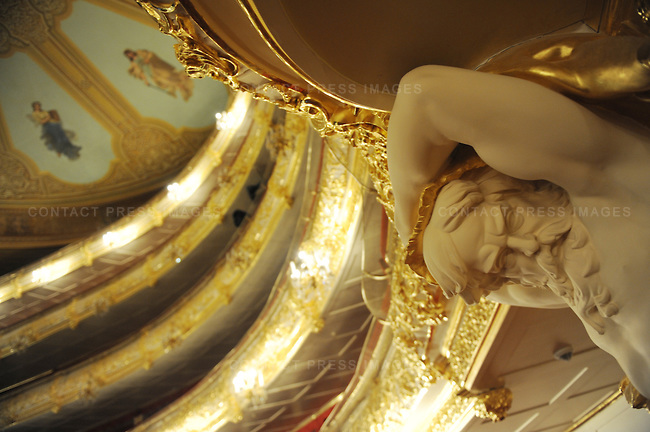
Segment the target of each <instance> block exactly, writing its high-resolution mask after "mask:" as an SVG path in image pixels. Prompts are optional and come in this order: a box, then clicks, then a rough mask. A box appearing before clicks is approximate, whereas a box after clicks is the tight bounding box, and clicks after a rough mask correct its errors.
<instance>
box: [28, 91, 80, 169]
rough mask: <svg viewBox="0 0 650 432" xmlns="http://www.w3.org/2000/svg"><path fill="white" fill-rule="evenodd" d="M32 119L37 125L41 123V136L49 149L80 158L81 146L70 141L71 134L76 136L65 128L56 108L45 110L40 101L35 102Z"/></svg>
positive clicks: (74, 158)
mask: <svg viewBox="0 0 650 432" xmlns="http://www.w3.org/2000/svg"><path fill="white" fill-rule="evenodd" d="M31 119H32V120H33V121H34V122H35V123H36V124H37V125H41V130H42V134H41V138H42V139H43V140H44V141H45V146H46V147H47V148H48V149H49V150H52V151H54V152H56V153H57V155H59V156H61V155H63V156H65V157H67V158H68V159H70V160H76V159H79V151H80V150H81V147H79V146H76V145H74V144H72V142H70V136H74V133H72V132H70V131H66V130H64V129H63V125H62V124H61V118H60V117H59V114H58V113H57V111H56V110H50V111H44V110H43V108H42V106H41V103H40V102H33V103H32V114H31Z"/></svg>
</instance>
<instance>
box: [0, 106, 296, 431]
mask: <svg viewBox="0 0 650 432" xmlns="http://www.w3.org/2000/svg"><path fill="white" fill-rule="evenodd" d="M269 120H270V117H269ZM300 121H302V123H303V128H302V130H301V131H300V133H298V134H295V135H293V136H292V138H291V141H292V146H291V147H290V148H289V149H288V150H287V151H286V152H283V154H282V155H280V157H279V159H278V160H277V162H276V168H275V169H274V172H273V174H272V176H271V179H270V180H269V184H270V185H272V184H274V183H282V184H285V185H287V187H289V188H291V187H293V185H295V183H296V179H297V177H298V172H299V171H300V162H301V160H302V155H303V151H304V149H305V142H306V137H307V136H308V125H307V124H306V122H304V121H303V120H300ZM253 135H254V134H253ZM270 189H271V188H270ZM282 199H283V197H279V196H277V195H274V194H273V193H269V194H266V195H265V196H264V198H263V200H262V203H261V204H260V207H259V210H258V211H257V212H256V213H255V215H254V217H253V219H252V220H251V221H250V222H249V224H247V226H246V228H245V232H244V234H243V235H242V236H241V237H240V238H239V239H238V240H237V242H236V243H235V244H234V245H233V247H232V249H231V250H234V251H238V252H235V253H236V254H237V255H238V256H247V257H250V258H249V261H248V263H249V265H248V266H247V267H245V268H241V267H240V266H239V265H238V264H239V263H235V264H234V265H233V263H231V262H229V260H228V259H224V260H221V261H220V262H218V263H217V264H216V270H215V272H214V274H213V275H212V277H211V278H209V279H207V280H204V282H202V285H201V287H200V288H199V289H197V290H194V291H193V292H192V294H190V295H189V297H188V296H186V297H185V298H184V299H183V301H182V302H180V303H179V304H178V305H177V306H176V308H175V310H174V311H173V312H172V313H170V314H168V315H166V317H165V318H162V319H161V320H159V321H158V322H156V323H154V324H152V325H150V326H148V327H145V328H143V329H142V330H141V331H140V333H139V334H138V335H137V336H135V337H133V338H131V339H130V340H129V341H128V342H126V343H124V344H122V345H120V346H119V347H117V348H115V349H113V350H111V351H109V352H106V353H104V354H102V355H100V356H98V357H96V358H94V359H93V361H91V362H89V363H86V364H85V365H83V366H80V367H77V368H75V369H73V370H71V371H66V372H64V373H61V374H57V375H56V376H54V377H51V378H48V379H45V380H44V381H42V382H40V383H39V384H38V385H37V386H35V387H31V388H29V389H27V390H25V391H24V392H21V393H19V394H17V395H15V396H13V397H11V398H9V399H7V400H5V401H4V402H3V404H2V406H1V407H0V418H4V419H8V423H6V425H7V424H15V423H20V422H23V421H25V420H27V419H29V418H32V417H34V416H38V415H42V414H45V413H47V412H48V411H54V412H57V411H58V410H59V409H60V408H62V407H63V406H64V405H67V404H70V403H72V402H74V401H77V400H84V399H90V398H93V397H94V395H96V394H98V392H100V391H101V389H102V388H104V387H106V386H108V385H111V384H113V383H116V382H117V381H119V380H121V379H124V378H126V377H127V376H128V375H130V374H132V373H134V372H136V371H137V370H139V369H142V368H144V369H149V368H150V367H151V366H152V365H153V364H154V362H155V361H156V360H157V359H159V358H160V357H161V356H163V355H164V354H165V353H167V352H169V351H171V350H173V349H174V348H176V347H177V346H178V345H179V344H180V343H181V342H182V341H183V340H184V339H185V338H187V337H188V336H189V335H190V334H191V333H192V332H193V330H194V329H196V328H197V327H198V326H200V325H201V324H202V323H203V322H204V321H205V320H206V319H207V318H208V317H209V316H210V315H212V314H213V313H214V312H215V311H216V310H218V309H219V308H220V307H222V306H224V305H226V304H228V302H229V299H230V297H231V295H232V293H233V292H234V291H235V290H236V289H237V287H238V286H239V284H240V283H241V282H242V281H243V280H244V279H245V277H246V275H247V274H248V273H249V272H250V271H251V270H252V268H253V267H254V265H255V262H256V260H257V258H258V257H259V255H260V254H261V252H262V251H263V250H264V248H265V246H266V245H267V244H268V242H269V240H270V238H271V236H272V234H273V232H274V231H275V229H276V227H277V224H278V223H279V222H280V220H281V217H282V215H283V213H284V212H285V210H286V208H285V207H284V206H282V205H278V204H279V201H281V200H282ZM287 304H289V303H288V302H287ZM291 313H292V314H294V315H295V310H293V309H292V310H291ZM265 329H266V327H265ZM270 337H273V338H276V339H277V337H278V334H277V333H272V332H269V334H268V335H267V338H270ZM292 347H293V345H292ZM284 354H286V353H284ZM274 355H277V359H276V361H277V362H279V361H280V359H282V358H284V357H283V353H275V352H274ZM208 399H209V400H210V403H211V405H210V408H211V409H214V400H215V399H213V398H212V396H208ZM218 400H221V401H230V403H229V404H228V409H227V411H226V412H227V415H228V416H233V415H234V413H237V412H239V408H238V405H237V403H238V401H237V399H236V398H234V397H225V398H223V399H222V398H219V399H218ZM224 403H225V402H224ZM224 406H225V405H224ZM235 417H236V416H235ZM229 418H230V417H229ZM155 430H157V431H158V430H160V429H158V428H156V429H155ZM182 430H184V431H185V430H189V429H182Z"/></svg>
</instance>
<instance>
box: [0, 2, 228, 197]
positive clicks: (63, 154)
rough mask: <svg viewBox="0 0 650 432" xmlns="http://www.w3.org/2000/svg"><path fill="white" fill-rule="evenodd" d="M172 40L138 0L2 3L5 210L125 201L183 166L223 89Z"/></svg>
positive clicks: (0, 151)
mask: <svg viewBox="0 0 650 432" xmlns="http://www.w3.org/2000/svg"><path fill="white" fill-rule="evenodd" d="M173 44H174V40H173V39H172V38H170V37H168V36H166V35H163V34H161V33H160V32H159V31H158V29H157V27H156V25H155V24H154V23H153V21H152V20H151V19H150V18H149V16H148V15H146V13H144V12H143V11H142V10H140V8H139V6H138V5H137V4H136V3H135V2H134V1H133V0H103V1H99V0H97V1H83V0H74V1H73V0H45V1H39V2H30V1H28V0H2V2H1V4H0V77H2V79H1V80H0V103H1V109H0V122H1V123H0V200H1V201H0V206H2V205H4V206H6V205H14V206H16V205H21V203H27V202H29V203H33V202H47V201H56V202H61V201H65V202H81V201H83V202H86V203H87V202H102V201H104V202H106V201H109V200H115V199H117V198H128V197H129V196H134V195H135V194H137V193H142V192H143V191H146V190H152V189H153V188H154V187H155V186H160V185H161V183H160V182H161V181H162V179H164V178H166V177H169V175H170V173H173V172H175V171H177V170H178V169H180V168H181V167H182V166H183V165H184V164H185V163H186V162H187V161H188V160H189V158H190V157H191V156H192V155H193V153H194V152H195V151H196V150H197V149H198V148H199V147H200V146H201V144H202V143H203V141H204V140H205V138H206V137H207V136H208V135H209V134H210V133H212V132H213V130H214V121H215V117H214V115H215V113H216V112H220V111H222V110H224V109H225V107H226V104H227V100H228V92H227V90H226V89H225V87H224V86H223V85H221V84H219V83H217V82H214V81H208V80H193V79H190V78H189V77H187V76H186V74H185V73H184V71H183V69H182V66H181V65H180V64H179V63H178V62H177V61H176V59H175V54H174V49H173Z"/></svg>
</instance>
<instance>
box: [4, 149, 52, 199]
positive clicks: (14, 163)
mask: <svg viewBox="0 0 650 432" xmlns="http://www.w3.org/2000/svg"><path fill="white" fill-rule="evenodd" d="M42 192H43V187H42V185H41V183H40V182H39V181H38V179H35V178H33V177H32V175H31V173H30V171H29V169H28V168H27V167H26V166H25V165H24V164H23V163H22V162H21V161H20V159H19V158H17V157H15V156H13V155H12V154H9V153H2V154H1V155H0V198H2V199H19V198H21V197H23V196H25V195H32V194H40V193H42Z"/></svg>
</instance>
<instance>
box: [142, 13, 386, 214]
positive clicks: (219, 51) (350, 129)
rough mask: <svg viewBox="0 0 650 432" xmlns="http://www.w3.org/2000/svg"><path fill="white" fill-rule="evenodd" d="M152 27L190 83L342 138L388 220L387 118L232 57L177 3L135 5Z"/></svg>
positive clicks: (221, 42) (231, 52)
mask: <svg viewBox="0 0 650 432" xmlns="http://www.w3.org/2000/svg"><path fill="white" fill-rule="evenodd" d="M136 1H137V2H138V3H139V4H140V5H141V6H142V7H143V8H144V9H145V10H146V11H147V12H148V13H149V14H150V15H151V17H152V18H153V19H154V20H155V21H156V22H157V23H158V25H159V28H160V31H162V32H163V33H166V34H169V35H171V36H174V37H175V38H176V39H177V40H178V41H179V43H178V44H177V45H176V46H175V47H176V56H177V58H178V60H179V61H180V62H181V63H182V64H184V65H185V69H186V71H187V73H188V74H189V75H190V76H192V77H194V78H204V77H211V78H213V79H215V80H218V81H220V82H223V83H225V84H227V85H229V86H230V87H231V88H232V89H234V90H238V91H243V92H247V93H250V94H252V95H253V97H255V98H257V99H261V100H265V101H268V102H271V103H273V104H275V105H277V106H279V107H280V108H282V109H285V110H287V111H290V112H296V113H301V114H303V115H306V116H308V117H309V118H310V119H311V120H312V124H313V125H314V127H315V128H316V130H318V131H319V132H320V133H321V135H324V136H333V135H340V136H342V137H344V138H345V139H346V140H347V141H348V143H349V144H351V145H353V146H356V147H358V148H359V149H360V150H361V152H362V155H363V157H364V158H365V160H366V163H367V164H368V167H369V175H370V177H371V179H372V181H373V184H374V186H375V188H376V190H377V192H378V195H379V199H380V201H381V202H382V204H384V206H385V207H386V209H387V213H388V215H389V217H390V218H392V212H393V210H392V209H393V198H392V189H391V187H390V180H389V178H388V165H387V161H386V131H387V127H388V117H389V116H388V113H386V112H383V111H381V110H373V109H368V108H365V107H361V106H355V105H354V104H351V103H349V102H343V101H341V100H339V99H338V98H336V97H333V96H332V95H329V94H326V93H323V92H322V91H319V90H318V89H317V87H316V88H313V87H309V90H307V85H305V86H304V87H305V88H301V87H299V86H296V85H293V84H291V83H288V82H286V81H284V80H282V79H280V78H277V77H273V76H272V75H271V74H269V73H268V72H267V71H260V70H258V69H257V68H256V67H255V66H254V65H252V64H250V63H249V62H247V61H246V60H245V59H243V58H242V57H241V56H240V55H239V54H238V53H236V52H235V51H233V50H232V49H231V48H230V47H229V46H228V45H227V44H226V43H225V42H224V41H222V40H220V39H219V38H218V35H214V34H212V33H210V34H208V33H206V29H203V28H202V27H201V25H200V24H198V23H197V22H196V21H195V20H194V19H193V16H192V15H191V14H190V13H189V12H188V11H187V9H186V8H185V7H184V5H183V4H182V3H181V2H179V1H173V2H172V1H161V0H136Z"/></svg>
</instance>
